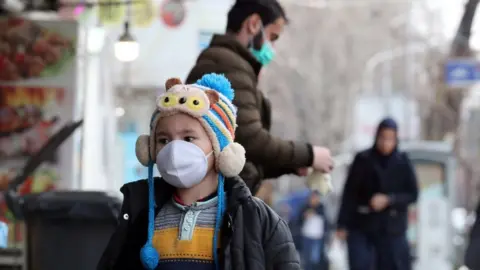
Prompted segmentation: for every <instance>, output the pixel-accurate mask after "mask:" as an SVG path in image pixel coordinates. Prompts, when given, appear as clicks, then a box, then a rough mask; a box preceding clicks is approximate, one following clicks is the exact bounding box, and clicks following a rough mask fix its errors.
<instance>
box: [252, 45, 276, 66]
mask: <svg viewBox="0 0 480 270" xmlns="http://www.w3.org/2000/svg"><path fill="white" fill-rule="evenodd" d="M250 52H251V53H252V54H253V56H254V57H255V58H256V59H257V60H258V62H260V63H261V64H262V65H263V66H266V65H268V64H270V62H272V60H273V57H274V56H275V51H274V50H273V47H272V45H271V44H270V42H267V41H266V42H264V43H263V45H262V48H260V50H255V49H254V48H250Z"/></svg>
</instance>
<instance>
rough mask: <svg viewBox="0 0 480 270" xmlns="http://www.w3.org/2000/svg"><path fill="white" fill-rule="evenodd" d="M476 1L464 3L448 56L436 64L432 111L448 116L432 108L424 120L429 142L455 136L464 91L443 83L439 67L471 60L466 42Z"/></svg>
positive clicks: (470, 52)
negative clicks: (460, 60) (442, 110)
mask: <svg viewBox="0 0 480 270" xmlns="http://www.w3.org/2000/svg"><path fill="white" fill-rule="evenodd" d="M478 3H479V0H468V1H467V2H466V4H465V9H464V12H463V15H462V18H461V21H460V23H459V25H458V28H457V32H456V35H455V38H454V39H453V41H452V44H451V47H450V52H449V54H448V55H447V56H446V57H442V58H440V60H436V59H435V61H437V64H436V67H437V69H438V70H439V71H438V72H434V73H433V76H435V80H434V85H433V87H434V89H435V103H436V107H437V108H438V107H440V108H444V109H445V108H446V109H447V110H448V111H449V113H443V114H440V113H438V109H435V108H432V109H431V111H430V113H429V115H428V117H427V118H426V119H425V120H426V121H425V122H424V127H425V130H424V131H425V135H426V137H427V138H428V139H431V140H442V139H443V138H444V137H445V136H446V135H447V134H449V133H455V132H456V131H457V129H458V126H459V123H460V112H461V105H462V101H463V98H464V94H465V91H466V89H464V88H451V87H448V86H447V85H446V84H445V83H444V72H443V67H444V64H445V62H446V61H447V60H448V59H449V58H461V57H472V56H473V53H472V51H471V49H470V38H471V33H472V25H473V21H474V18H475V14H476V9H477V6H478Z"/></svg>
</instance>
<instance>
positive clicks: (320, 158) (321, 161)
mask: <svg viewBox="0 0 480 270" xmlns="http://www.w3.org/2000/svg"><path fill="white" fill-rule="evenodd" d="M312 167H313V169H315V170H317V171H321V172H323V173H330V172H331V171H332V169H333V159H332V155H331V153H330V150H328V149H327V148H325V147H321V146H313V165H312Z"/></svg>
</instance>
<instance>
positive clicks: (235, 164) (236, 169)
mask: <svg viewBox="0 0 480 270" xmlns="http://www.w3.org/2000/svg"><path fill="white" fill-rule="evenodd" d="M245 160H246V159H245V149H244V148H243V146H241V145H240V144H238V143H235V142H234V143H230V144H229V145H227V146H225V148H223V150H222V152H220V154H219V155H218V157H217V168H218V171H219V172H221V173H222V174H223V175H224V176H225V177H233V176H237V175H238V174H239V173H240V172H241V171H242V170H243V167H244V166H245Z"/></svg>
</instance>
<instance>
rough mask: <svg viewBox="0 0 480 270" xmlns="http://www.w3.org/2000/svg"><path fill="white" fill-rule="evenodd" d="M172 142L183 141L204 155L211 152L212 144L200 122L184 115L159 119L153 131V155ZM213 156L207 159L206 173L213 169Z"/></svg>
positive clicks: (178, 114) (179, 114)
mask: <svg viewBox="0 0 480 270" xmlns="http://www.w3.org/2000/svg"><path fill="white" fill-rule="evenodd" d="M173 140H184V141H187V142H190V143H193V144H195V145H196V146H198V147H200V149H202V150H203V153H205V155H207V154H209V153H211V152H212V151H213V146H212V143H211V142H210V138H209V137H208V135H207V132H206V131H205V129H204V128H203V126H202V125H201V124H200V121H198V120H197V119H195V118H193V117H191V116H190V115H187V114H184V113H177V114H174V115H171V116H167V117H164V118H161V119H160V120H159V121H158V123H157V128H156V130H155V153H156V154H158V152H160V150H162V148H163V147H164V146H165V145H167V144H168V143H169V142H171V141H173ZM214 160H215V158H214V156H213V155H211V156H210V158H209V159H208V171H210V170H211V169H212V168H213V164H214Z"/></svg>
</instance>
